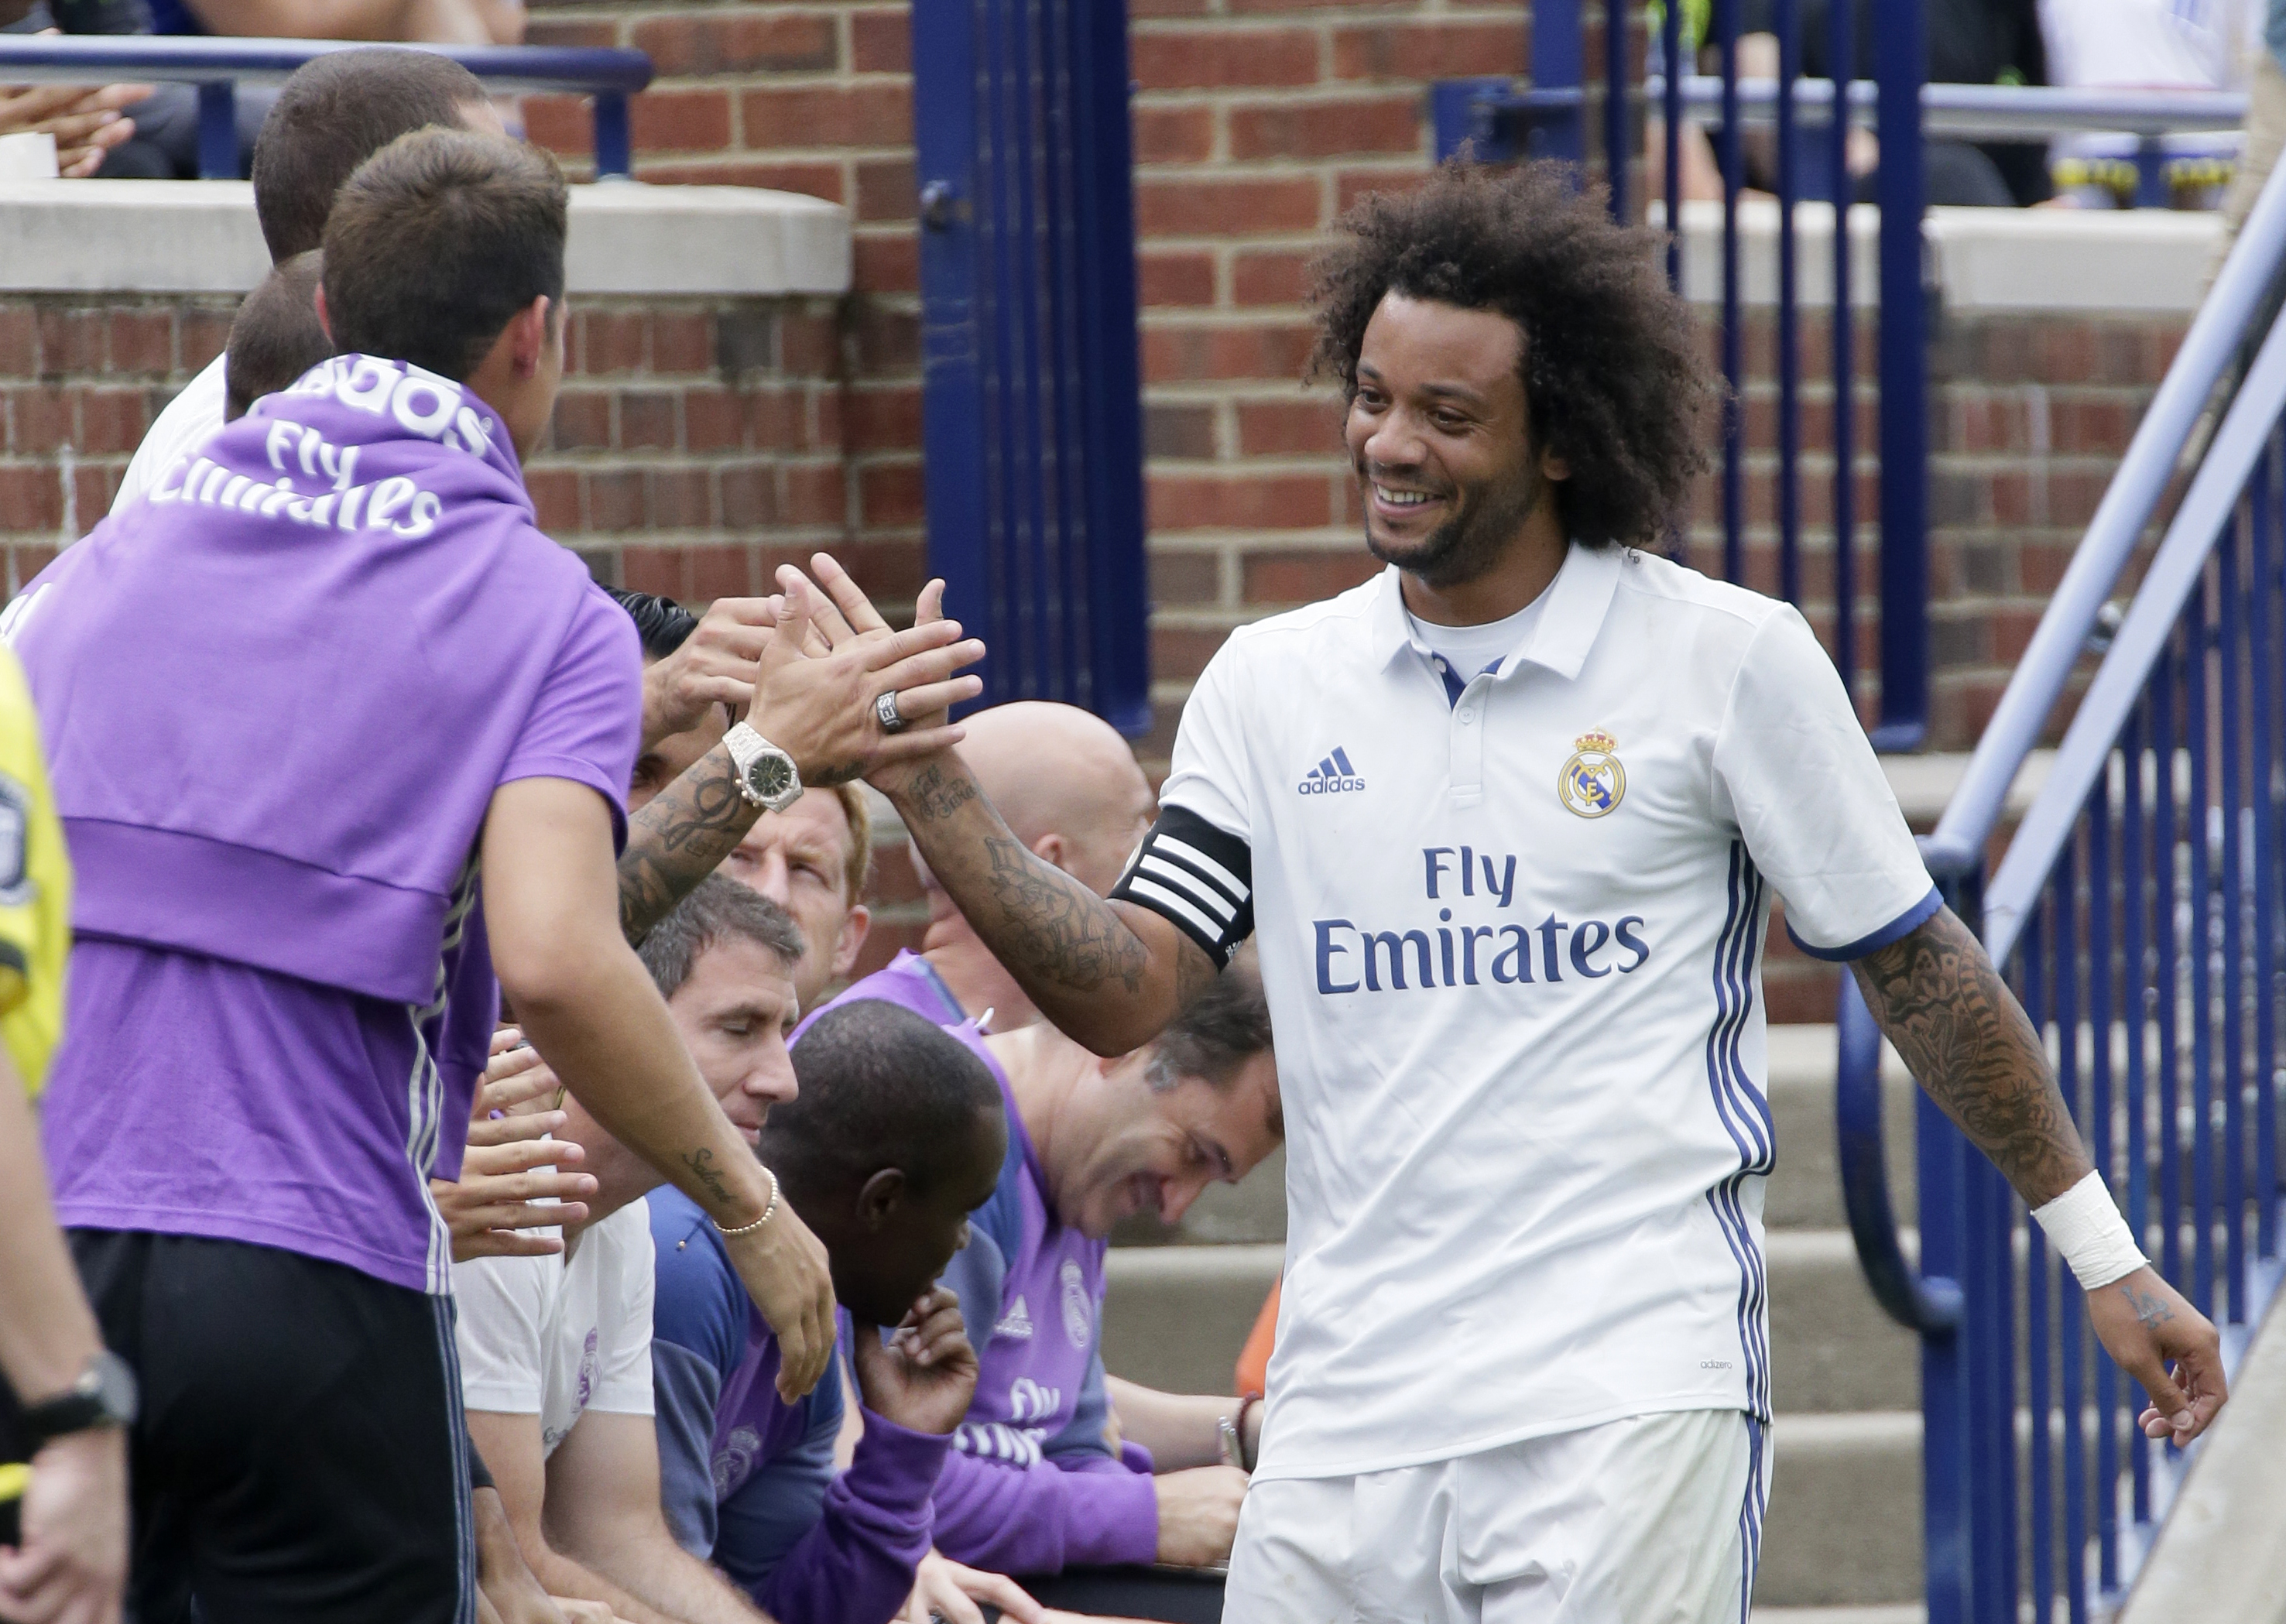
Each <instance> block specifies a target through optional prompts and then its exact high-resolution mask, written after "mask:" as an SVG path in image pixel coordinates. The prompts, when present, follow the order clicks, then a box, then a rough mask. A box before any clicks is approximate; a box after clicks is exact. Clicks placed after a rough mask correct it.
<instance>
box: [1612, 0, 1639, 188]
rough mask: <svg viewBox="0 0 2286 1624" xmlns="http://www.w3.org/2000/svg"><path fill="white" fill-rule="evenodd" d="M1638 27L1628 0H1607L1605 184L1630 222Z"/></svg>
mask: <svg viewBox="0 0 2286 1624" xmlns="http://www.w3.org/2000/svg"><path fill="white" fill-rule="evenodd" d="M1634 39H1635V30H1634V29H1633V28H1630V27H1629V26H1628V7H1627V5H1626V4H1624V0H1604V185H1606V186H1608V187H1610V188H1611V193H1612V219H1614V220H1616V221H1618V222H1619V223H1620V225H1628V224H1629V223H1630V220H1631V217H1630V216H1629V215H1628V155H1629V152H1630V146H1631V144H1630V143H1629V141H1628V91H1629V90H1630V89H1631V88H1632V87H1633V85H1634V83H1635V73H1634V67H1635V64H1634V63H1633V62H1632V61H1631V60H1629V57H1630V54H1631V52H1630V50H1629V47H1630V46H1631V45H1632V44H1633V43H1634Z"/></svg>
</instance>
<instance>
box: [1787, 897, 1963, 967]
mask: <svg viewBox="0 0 2286 1624" xmlns="http://www.w3.org/2000/svg"><path fill="white" fill-rule="evenodd" d="M1943 906H1944V898H1943V895H1941V894H1939V892H1938V891H1937V888H1936V887H1935V886H1931V887H1929V888H1928V895H1926V896H1924V897H1922V898H1921V900H1920V901H1919V902H1918V903H1914V904H1913V905H1912V907H1910V908H1908V909H1906V910H1905V911H1904V912H1903V913H1901V914H1899V915H1898V916H1897V917H1896V918H1894V919H1892V920H1890V921H1889V922H1888V924H1887V925H1884V926H1881V928H1880V929H1879V930H1877V931H1870V932H1868V933H1867V934H1864V935H1862V936H1860V937H1858V938H1857V940H1856V941H1855V942H1843V943H1842V944H1841V946H1840V947H1836V948H1822V947H1812V946H1810V945H1809V942H1804V941H1803V940H1802V939H1801V937H1800V936H1796V935H1794V934H1793V925H1792V924H1791V923H1789V924H1788V925H1787V926H1786V934H1787V936H1789V937H1791V938H1792V939H1793V944H1794V946H1796V947H1798V948H1800V949H1801V950H1802V951H1803V952H1805V953H1807V954H1809V956H1810V957H1811V958H1823V959H1825V961H1826V962H1827V963H1828V964H1837V965H1838V964H1847V963H1848V962H1849V960H1851V959H1853V958H1864V957H1865V955H1866V954H1868V953H1876V952H1879V951H1880V950H1881V949H1883V948H1885V947H1887V946H1888V945H1889V943H1891V942H1901V941H1903V940H1904V938H1905V937H1907V936H1910V935H1912V934H1913V932H1915V931H1917V930H1919V928H1920V927H1921V926H1924V925H1926V924H1927V923H1928V922H1929V920H1930V919H1932V918H1935V915H1936V911H1937V910H1938V909H1940V908H1942V907H1943Z"/></svg>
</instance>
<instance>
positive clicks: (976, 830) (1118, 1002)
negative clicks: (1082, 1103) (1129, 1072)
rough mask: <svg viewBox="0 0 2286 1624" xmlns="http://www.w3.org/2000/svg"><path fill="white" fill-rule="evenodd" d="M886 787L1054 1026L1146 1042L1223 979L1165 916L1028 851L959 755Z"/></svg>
mask: <svg viewBox="0 0 2286 1624" xmlns="http://www.w3.org/2000/svg"><path fill="white" fill-rule="evenodd" d="M877 782H878V781H877ZM884 787H885V788H887V791H888V792H889V795H890V798H891V799H892V800H894V801H895V803H896V807H897V810H898V812H899V813H900V814H901V815H902V816H903V818H904V821H905V828H906V829H907V831H908V832H910V834H911V836H912V839H913V843H914V845H915V846H917V847H919V849H920V854H921V856H922V857H923V859H924V860H926V863H928V865H929V869H930V871H932V872H933V873H934V875H935V876H936V879H937V883H938V884H939V885H942V887H944V889H945V894H946V895H948V896H950V897H951V898H952V900H953V902H954V903H955V904H956V905H957V906H958V908H959V910H960V911H961V915H962V917H963V918H966V919H967V921H968V923H969V924H970V926H973V927H974V930H975V932H976V934H978V935H979V936H981V937H982V938H983V940H984V943H985V945H986V946H987V947H989V948H990V949H991V950H992V952H993V956H994V957H995V958H998V959H999V961H1000V962H1001V963H1002V964H1003V965H1004V966H1006V967H1007V970H1008V973H1009V974H1011V975H1013V976H1014V977H1015V978H1016V980H1017V981H1018V983H1019V984H1020V985H1021V986H1022V988H1023V989H1024V990H1025V992H1026V993H1027V994H1029V996H1030V997H1031V999H1032V1001H1033V1002H1034V1003H1035V1004H1037V1005H1039V1006H1040V1009H1041V1011H1042V1013H1044V1014H1046V1016H1047V1017H1048V1019H1049V1020H1051V1021H1054V1022H1055V1024H1056V1025H1057V1026H1058V1027H1060V1028H1061V1029H1063V1030H1064V1031H1065V1032H1067V1033H1068V1034H1070V1035H1071V1036H1072V1037H1075V1038H1076V1039H1078V1040H1079V1041H1080V1042H1081V1043H1084V1044H1085V1045H1087V1046H1088V1047H1089V1048H1091V1049H1092V1050H1094V1051H1095V1052H1097V1053H1099V1054H1123V1053H1125V1052H1127V1051H1129V1050H1131V1049H1133V1048H1137V1047H1139V1046H1140V1045H1143V1044H1146V1043H1148V1042H1149V1041H1150V1040H1151V1039H1152V1038H1154V1037H1157V1036H1158V1035H1159V1033H1160V1032H1161V1031H1162V1030H1163V1029H1165V1027H1166V1025H1167V1023H1168V1022H1169V1021H1172V1020H1173V1019H1174V1018H1175V1017H1176V1016H1177V1015H1178V1014H1180V1013H1182V1012H1183V1010H1185V1009H1186V1008H1187V1007H1188V1006H1189V1005H1190V1004H1191V1001H1192V1000H1193V999H1194V998H1196V997H1198V996H1199V994H1200V993H1202V992H1203V991H1204V990H1205V989H1206V988H1207V987H1208V985H1209V984H1210V982H1212V981H1213V980H1214V978H1215V976H1216V975H1217V974H1218V973H1219V971H1220V968H1221V966H1219V965H1218V963H1217V962H1216V960H1215V959H1214V958H1211V957H1210V956H1209V954H1208V951H1207V950H1206V949H1205V948H1203V947H1202V946H1201V945H1200V944H1199V943H1198V942H1197V941H1195V940H1194V939H1193V938H1192V937H1191V936H1190V935H1186V934H1184V933H1183V932H1182V931H1180V930H1178V928H1177V927H1176V926H1174V925H1173V924H1172V923H1171V922H1170V920H1169V919H1167V918H1165V917H1163V915H1162V914H1160V913H1157V912H1154V911H1151V910H1150V909H1148V908H1143V907H1139V906H1137V905H1135V904H1134V903H1119V902H1107V901H1105V900H1104V899H1103V898H1102V897H1100V896H1098V895H1096V894H1095V893H1094V892H1092V891H1091V890H1089V889H1088V888H1087V887H1085V886H1084V885H1082V884H1081V883H1080V882H1079V881H1078V880H1076V879H1073V878H1072V877H1071V876H1070V875H1068V874H1067V873H1065V872H1064V871H1062V870H1061V869H1060V868H1058V867H1056V866H1055V864H1053V863H1050V862H1048V861H1046V860H1045V859H1044V858H1043V857H1040V856H1038V855H1035V854H1034V853H1033V852H1031V851H1030V850H1029V849H1028V848H1027V847H1025V845H1024V843H1023V842H1022V841H1021V840H1018V839H1017V838H1016V837H1015V836H1014V835H1013V833H1011V832H1009V829H1008V825H1007V824H1005V823H1004V822H1002V821H1001V817H1000V814H999V813H998V812H997V811H995V810H994V809H993V807H992V803H991V802H990V801H989V800H986V799H985V798H984V794H983V792H982V791H981V790H979V789H978V788H977V787H976V781H975V780H974V778H972V777H970V776H969V773H968V769H967V768H966V766H964V765H963V764H962V762H961V761H960V758H959V757H958V756H957V755H955V754H954V753H952V752H950V751H947V752H945V753H943V754H942V756H939V757H937V758H935V759H934V760H932V761H930V762H929V763H928V765H927V766H926V767H925V768H923V769H920V770H919V771H918V772H917V773H914V774H913V775H912V776H911V777H908V778H905V779H903V780H902V781H900V782H897V783H895V784H885V785H884Z"/></svg>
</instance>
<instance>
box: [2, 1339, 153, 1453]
mask: <svg viewBox="0 0 2286 1624" xmlns="http://www.w3.org/2000/svg"><path fill="white" fill-rule="evenodd" d="M135 1406H136V1385H135V1373H134V1372H133V1371H132V1370H130V1369H129V1368H127V1361H126V1360H123V1359H122V1358H120V1357H119V1355H118V1354H116V1353H114V1352H111V1351H110V1350H109V1349H108V1348H106V1349H103V1350H101V1351H100V1352H98V1353H97V1354H96V1355H95V1357H94V1358H92V1359H91V1360H88V1361H87V1368H85V1369H83V1370H82V1371H81V1372H80V1373H79V1378H78V1379H77V1380H76V1381H75V1382H73V1383H72V1384H71V1385H70V1386H69V1387H67V1388H65V1389H64V1390H63V1391H61V1392H59V1393H58V1394H56V1396H55V1397H53V1398H52V1399H42V1400H41V1401H40V1402H39V1403H37V1404H27V1405H25V1406H23V1407H21V1408H20V1409H19V1410H18V1411H17V1425H16V1431H17V1433H18V1436H19V1438H20V1440H21V1442H22V1444H23V1448H24V1454H25V1455H26V1456H27V1457H29V1456H32V1455H37V1454H39V1452H40V1451H41V1450H42V1449H44V1448H45V1447H47V1446H48V1445H50V1444H51V1443H53V1442H54V1441H55V1440H56V1439H59V1438H63V1437H65V1436H67V1435H68V1434H70V1433H73V1432H85V1431H91V1430H92V1429H94V1428H96V1427H124V1426H130V1425H131V1424H133V1423H134V1420H135Z"/></svg>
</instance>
